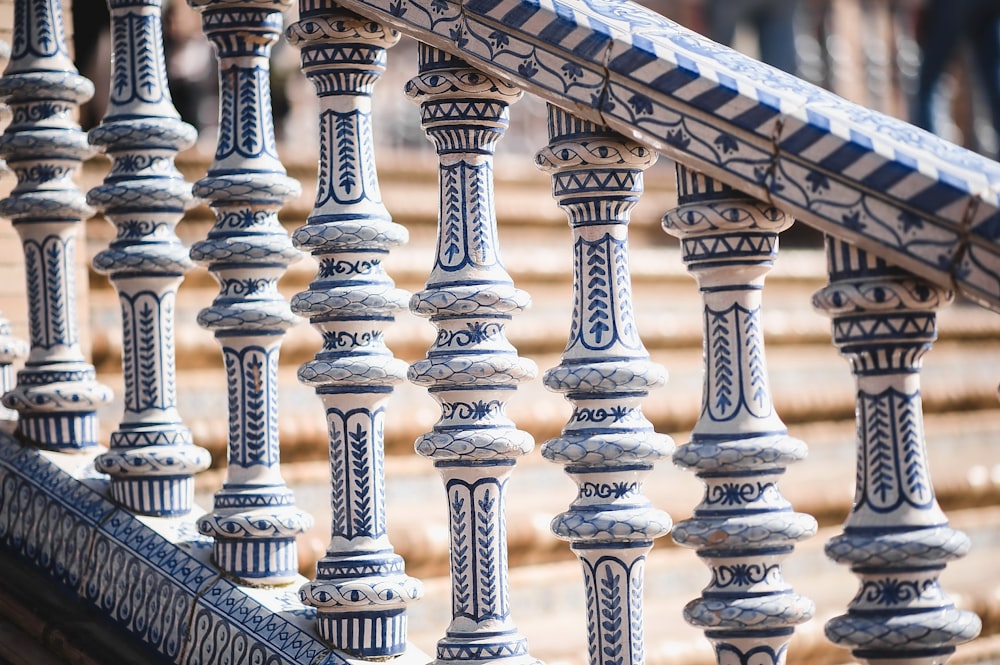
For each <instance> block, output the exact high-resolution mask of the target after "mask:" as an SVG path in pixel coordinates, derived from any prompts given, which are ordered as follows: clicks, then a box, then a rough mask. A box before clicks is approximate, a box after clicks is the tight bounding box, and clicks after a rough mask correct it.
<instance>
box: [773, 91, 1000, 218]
mask: <svg viewBox="0 0 1000 665" xmlns="http://www.w3.org/2000/svg"><path fill="white" fill-rule="evenodd" d="M783 124H784V128H783V131H782V146H781V149H782V150H783V151H785V152H789V153H793V154H798V155H801V156H803V157H809V158H812V159H817V160H818V159H830V158H833V155H834V153H835V152H836V151H838V150H841V149H845V150H851V149H852V148H853V149H855V150H857V151H858V155H859V156H861V155H862V154H867V153H874V155H877V156H878V157H879V158H880V159H881V160H882V163H883V164H885V165H886V167H887V168H890V169H891V168H892V167H893V166H896V167H898V168H901V169H905V170H909V171H912V172H914V173H919V174H923V176H924V177H926V178H927V179H928V180H929V181H933V182H942V183H947V186H948V187H949V188H952V189H954V190H956V191H959V192H963V193H965V194H976V193H979V192H981V191H984V190H985V189H986V188H987V187H989V186H990V185H993V184H997V183H998V182H1000V164H997V163H995V162H993V161H991V160H989V159H986V158H985V157H983V156H982V155H978V154H976V153H973V152H971V151H968V150H965V149H963V148H960V147H958V146H956V145H954V144H952V143H949V142H947V141H944V140H942V139H940V138H938V137H936V136H934V135H932V134H930V133H928V132H925V131H923V130H921V129H918V128H916V127H914V126H912V125H910V124H908V123H905V122H902V121H900V120H898V119H896V118H891V117H889V116H886V115H884V114H881V113H878V112H875V111H870V110H868V109H866V108H864V107H860V106H857V105H855V104H851V103H849V102H847V101H845V100H843V99H840V98H839V97H835V96H833V95H828V96H827V97H826V98H824V99H822V100H817V101H813V102H810V103H809V104H807V105H805V106H804V107H802V108H800V109H797V110H795V111H793V112H791V113H789V114H786V117H784V118H783ZM816 139H820V140H816ZM822 139H825V140H822ZM811 140H813V141H815V142H813V143H812V144H811V145H810V141H811ZM837 158H838V159H839V160H840V161H841V164H842V167H843V168H844V169H849V168H850V167H851V166H852V165H853V164H854V162H853V161H852V160H851V159H850V155H849V154H846V153H842V154H840V155H838V157H837ZM893 195H896V194H895V193H894V194H893ZM925 203H927V202H922V203H921V205H923V204H925ZM921 209H924V208H921ZM928 211H931V210H930V209H928Z"/></svg>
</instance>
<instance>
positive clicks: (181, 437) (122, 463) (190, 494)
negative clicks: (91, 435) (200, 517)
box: [94, 427, 212, 517]
mask: <svg viewBox="0 0 1000 665" xmlns="http://www.w3.org/2000/svg"><path fill="white" fill-rule="evenodd" d="M211 462H212V458H211V455H209V453H208V451H207V450H205V449H204V448H200V447H198V446H195V445H194V443H193V441H192V438H191V432H190V430H188V429H187V428H186V427H170V428H167V429H163V428H155V427H142V428H136V429H120V430H118V431H117V432H114V433H113V434H112V435H111V450H109V451H108V452H106V453H103V454H101V455H98V456H97V458H96V459H95V460H94V466H95V468H96V469H97V470H98V471H100V472H101V473H106V474H108V475H109V476H111V498H112V499H113V500H114V501H115V502H116V503H118V504H121V505H122V506H125V507H126V508H128V509H129V510H131V511H132V512H135V513H140V514H142V515H153V516H156V517H175V516H178V515H186V514H187V513H188V512H190V511H191V508H193V507H194V481H193V479H192V476H194V474H196V473H198V472H199V471H204V470H205V469H207V468H208V467H209V466H210V465H211Z"/></svg>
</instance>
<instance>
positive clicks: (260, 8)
mask: <svg viewBox="0 0 1000 665" xmlns="http://www.w3.org/2000/svg"><path fill="white" fill-rule="evenodd" d="M191 4H192V6H193V7H195V8H196V9H198V10H199V11H200V12H201V14H202V27H203V29H204V31H205V34H206V35H207V36H208V38H209V40H210V41H211V42H212V45H213V46H214V47H215V52H216V56H217V57H218V58H219V96H220V100H219V142H218V145H217V147H216V151H215V160H214V161H213V162H212V165H211V167H210V168H209V170H208V173H207V175H206V176H205V177H204V178H202V179H201V180H199V181H198V182H196V183H195V187H194V194H195V196H200V197H202V198H204V199H207V200H208V201H209V203H210V205H211V206H212V208H213V209H214V210H215V214H216V222H215V226H213V227H212V230H211V231H209V234H208V238H207V239H205V240H203V241H201V242H198V243H196V244H195V245H194V246H193V247H192V248H191V258H192V259H194V260H195V261H198V262H201V263H204V264H206V265H207V266H208V269H209V270H210V271H211V272H212V274H213V275H214V276H215V278H216V279H217V280H218V281H219V285H220V290H219V295H218V297H217V298H216V299H215V301H214V302H213V303H212V305H211V307H208V308H206V309H204V310H202V311H201V313H200V314H199V315H198V323H199V324H200V325H201V326H202V327H204V328H207V329H208V330H211V331H214V332H215V337H216V339H218V340H219V344H220V345H221V346H222V356H223V359H224V360H225V364H226V376H227V379H228V390H229V448H228V461H229V468H228V471H227V474H226V480H225V483H224V484H223V487H222V489H221V490H219V491H218V492H216V494H215V508H214V511H213V512H212V513H211V514H209V515H205V516H204V517H202V518H201V519H200V520H199V522H198V529H199V530H200V531H201V533H202V534H204V535H206V536H212V537H213V538H214V539H215V548H214V551H215V560H216V564H217V565H218V566H219V567H220V568H222V569H223V570H224V571H226V572H227V573H229V574H230V575H233V576H234V577H237V578H239V579H240V580H242V581H243V582H245V583H247V584H252V585H273V584H285V583H288V582H291V581H292V580H294V579H295V576H296V574H297V568H298V562H297V553H296V547H295V537H296V536H297V535H298V534H300V533H302V532H304V531H305V530H306V529H308V528H309V527H310V526H311V525H312V519H311V518H310V517H309V516H308V515H307V514H305V513H303V512H301V511H300V510H298V509H297V508H296V507H295V498H294V496H293V495H292V491H291V490H290V489H288V487H287V486H285V482H284V480H283V479H282V477H281V469H280V460H279V446H278V352H279V350H280V347H281V340H282V338H283V337H284V333H285V331H286V330H287V329H288V328H289V327H291V326H292V325H293V324H294V323H296V322H297V320H298V319H297V317H296V316H295V315H294V314H292V312H291V310H290V309H289V307H288V303H287V302H286V301H285V299H284V298H283V297H282V296H281V294H280V293H279V292H278V288H277V283H278V278H279V277H281V275H282V274H284V272H285V270H286V268H287V267H288V264H289V263H291V262H292V261H295V260H298V259H299V258H300V256H301V255H300V254H299V253H298V251H297V250H296V249H295V248H294V247H292V243H291V240H290V239H289V237H288V234H287V233H285V230H284V228H283V227H282V226H281V223H280V222H279V221H278V214H277V213H278V209H279V208H280V207H281V205H282V203H283V202H285V201H286V200H288V199H289V198H292V197H294V196H296V195H297V194H298V193H299V184H298V183H297V182H296V181H295V180H292V179H291V178H289V177H288V176H287V175H285V169H284V167H283V166H282V165H281V162H280V161H279V159H278V154H277V148H276V146H275V140H274V125H273V120H272V117H271V104H270V83H269V80H268V74H269V71H270V63H269V60H268V58H269V57H270V53H271V47H272V46H273V44H274V43H275V41H277V39H278V36H279V35H280V33H281V21H282V16H281V11H282V10H283V9H285V8H286V7H287V5H284V4H280V2H277V1H271V0H192V3H191Z"/></svg>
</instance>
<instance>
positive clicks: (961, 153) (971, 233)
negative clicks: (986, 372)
mask: <svg viewBox="0 0 1000 665" xmlns="http://www.w3.org/2000/svg"><path fill="white" fill-rule="evenodd" d="M339 4H340V5H341V6H343V7H345V8H347V9H350V10H352V11H356V12H358V13H359V14H362V15H364V16H366V17H369V18H372V19H375V20H378V21H381V22H384V23H386V24H388V25H390V26H392V27H394V28H396V29H398V30H399V31H401V32H402V33H404V34H407V35H409V36H411V37H414V38H416V39H418V40H420V41H422V42H425V43H427V44H430V45H432V46H435V47H436V48H439V49H441V50H444V51H447V52H449V53H452V54H454V55H457V56H459V57H461V58H463V59H465V60H466V61H468V62H469V63H470V64H472V65H473V66H475V67H479V68H481V69H482V70H483V71H486V72H488V73H492V74H497V75H500V76H502V77H505V78H507V79H508V80H510V81H511V82H513V83H514V84H515V85H517V86H519V87H521V88H523V89H525V90H526V91H528V92H531V93H533V94H536V95H538V96H540V97H542V98H544V99H545V100H546V101H549V102H551V103H553V104H555V105H557V106H559V107H562V108H564V109H566V110H568V111H570V112H572V113H574V114H575V115H577V116H579V117H582V118H585V119H587V120H590V121H592V122H597V123H601V124H603V125H606V126H608V127H610V128H612V129H614V130H616V131H618V132H621V133H622V134H624V135H626V136H631V137H634V138H636V139H638V140H640V141H643V142H645V143H647V144H649V145H650V146H651V147H653V148H655V149H656V150H658V151H660V152H662V153H663V154H665V155H667V156H669V157H671V158H673V159H675V160H677V161H678V162H680V163H682V164H684V165H686V166H689V167H691V168H694V169H697V170H699V171H701V172H704V173H706V174H707V175H709V176H711V177H713V178H715V179H717V180H718V181H720V182H722V183H725V184H726V185H729V186H731V187H733V188H735V189H738V190H741V191H743V192H745V193H747V194H750V195H752V196H755V197H757V198H759V199H761V200H765V201H768V202H769V203H771V204H773V205H775V206H777V207H779V208H782V209H783V210H786V211H788V212H790V213H792V214H793V215H794V216H795V217H796V218H797V219H799V220H800V221H802V222H804V223H806V224H808V225H810V226H813V227H815V228H817V229H819V230H821V231H823V232H825V233H827V234H829V235H831V236H834V237H836V238H838V239H841V240H844V241H847V242H850V243H853V244H855V245H857V246H858V247H860V248H862V249H865V250H867V251H870V252H872V253H873V254H875V255H877V256H879V257H881V258H883V259H886V260H888V261H890V262H892V263H895V264H897V265H899V266H901V267H904V268H906V269H908V270H910V271H912V272H914V273H916V274H918V275H920V276H922V277H924V278H926V279H927V280H929V281H931V282H933V283H935V284H938V285H940V286H944V287H947V288H952V289H954V290H955V291H956V292H958V293H960V294H962V295H964V296H965V297H967V298H970V299H972V300H974V301H976V302H978V303H979V304H981V305H983V306H985V307H988V308H990V309H993V310H995V311H1000V268H998V266H1000V243H998V242H997V241H998V240H1000V165H998V164H997V163H996V162H994V161H992V160H990V159H987V158H985V157H982V156H980V155H977V154H975V153H972V152H970V151H967V150H965V149H963V148H959V147H958V146H955V145H954V144H951V143H949V142H947V141H945V140H943V139H940V138H938V137H935V136H933V135H931V134H929V133H927V132H925V131H923V130H920V129H918V128H916V127H914V126H912V125H909V124H907V123H905V122H902V121H900V120H897V119H894V118H890V117H888V116H885V115H882V114H880V113H877V112H874V111H871V110H869V109H866V108H864V107H861V106H858V105H856V104H852V103H850V102H848V101H846V100H844V99H842V98H840V97H837V96H836V95H834V94H832V93H830V92H828V91H825V90H823V89H821V88H818V87H816V86H814V85H812V84H809V83H807V82H805V81H802V80H800V79H798V78H796V77H794V76H791V75H789V74H786V73H784V72H781V71H778V70H776V69H774V68H772V67H769V66H767V65H765V64H762V63H760V62H757V61H756V60H754V59H752V58H749V57H747V56H744V55H742V54H740V53H737V52H736V51H733V50H732V49H729V48H727V47H725V46H722V45H719V44H716V43H715V42H712V41H711V40H709V39H707V38H705V37H702V36H701V35H698V34H697V33H694V32H692V31H690V30H688V29H686V28H684V27H682V26H680V25H678V24H676V23H674V22H672V21H670V20H668V19H666V18H663V17H662V16H660V15H659V14H657V13H655V12H653V11H651V10H648V9H646V8H644V7H641V6H639V5H636V4H634V3H632V2H622V1H621V0H611V1H608V0H582V1H579V0H522V2H520V3H518V5H517V8H516V9H514V10H510V9H509V7H510V6H511V4H510V3H500V2H498V0H469V1H468V2H464V3H459V2H448V1H447V0H434V1H433V2H430V3H426V4H425V3H421V2H419V1H417V0H341V1H340V3H339Z"/></svg>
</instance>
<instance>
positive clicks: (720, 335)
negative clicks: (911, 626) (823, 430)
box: [663, 165, 816, 665]
mask: <svg viewBox="0 0 1000 665" xmlns="http://www.w3.org/2000/svg"><path fill="white" fill-rule="evenodd" d="M677 187H678V204H679V205H678V207H677V208H676V209H675V210H673V211H672V212H670V213H668V214H667V215H666V216H665V217H664V219H663V227H664V229H665V230H666V231H667V233H670V234H671V235H675V236H677V237H678V238H680V240H681V251H682V254H683V257H684V262H685V263H686V264H687V267H688V270H689V271H690V272H691V273H692V275H693V276H694V277H695V279H696V280H697V281H698V286H699V288H700V290H701V293H702V298H703V299H704V325H705V330H704V336H705V343H704V361H705V385H704V391H703V395H702V408H701V414H700V416H699V418H698V421H697V423H696V424H695V427H694V430H693V432H692V435H691V442H690V443H688V444H686V445H684V446H680V447H679V448H678V449H677V451H676V452H675V453H674V462H676V463H677V464H679V465H680V466H683V467H686V468H689V469H692V470H694V471H695V472H696V473H697V474H698V477H699V478H701V479H702V480H703V481H704V482H705V495H704V497H703V498H702V501H701V503H700V504H698V506H697V507H696V508H695V510H694V514H693V515H692V517H691V519H688V520H684V521H683V522H680V523H678V524H677V525H676V526H675V527H674V532H673V537H674V540H675V541H676V542H677V543H678V544H680V545H685V546H687V547H693V548H695V549H697V550H698V556H699V557H701V559H702V560H704V561H705V563H706V564H707V565H708V566H709V567H710V568H711V570H712V579H711V582H710V583H709V585H708V586H707V587H705V589H704V591H703V592H702V595H701V598H697V599H695V600H693V601H691V602H690V603H688V605H687V606H686V607H685V608H684V618H685V619H687V621H688V622H689V623H691V624H692V625H695V626H698V627H701V628H703V629H704V630H705V635H706V637H708V639H709V640H710V641H711V642H712V643H713V644H714V645H715V652H716V657H717V659H718V662H719V663H751V662H752V663H754V665H757V664H758V663H759V664H761V665H765V664H773V663H783V662H784V661H785V652H786V650H787V648H788V642H789V640H790V639H791V636H792V632H793V631H794V626H795V625H797V624H799V623H802V622H803V621H806V620H807V619H809V618H810V617H811V616H812V613H813V604H812V602H811V601H810V600H808V599H807V598H804V597H802V596H800V595H798V594H797V593H795V592H794V591H793V590H792V588H791V587H790V586H789V584H788V583H787V582H785V580H784V579H783V577H782V573H781V562H782V560H783V559H784V558H785V557H786V556H787V555H788V554H789V553H791V551H792V549H793V547H794V545H795V542H796V541H798V540H802V539H804V538H807V537H809V536H811V535H813V534H814V533H815V532H816V521H815V520H814V519H813V518H812V517H810V516H809V515H804V514H801V513H796V512H793V511H792V507H791V505H790V504H789V503H788V501H787V500H786V499H785V498H784V497H783V496H782V495H781V492H780V490H779V489H778V480H779V478H780V477H781V474H782V473H784V471H785V467H786V466H787V465H788V464H790V463H792V462H796V461H798V460H801V459H803V458H804V457H805V455H806V447H805V444H804V443H802V442H801V441H799V440H797V439H793V438H791V437H789V436H788V431H787V430H786V429H785V425H784V423H782V422H781V419H780V418H779V417H778V415H777V413H775V410H774V404H773V402H772V400H771V392H770V388H769V386H768V379H767V364H766V362H765V358H764V336H763V330H762V329H761V293H762V290H763V288H764V278H765V276H766V275H767V273H768V272H769V271H770V269H771V266H772V264H773V263H774V260H775V258H776V257H777V253H778V233H780V232H781V231H783V230H784V229H786V228H788V227H789V226H790V225H791V224H792V219H791V218H790V217H788V216H786V215H785V214H784V213H783V212H781V211H780V210H778V209H777V208H774V207H773V206H771V205H768V204H766V203H763V202H760V201H757V200H755V199H753V198H750V197H748V196H746V195H744V194H742V193H740V192H737V191H736V190H733V189H730V188H728V187H726V186H725V185H722V184H720V183H717V182H715V181H713V180H712V179H710V178H707V177H705V176H703V175H701V174H700V173H697V172H694V171H691V170H688V169H686V168H684V167H683V166H680V165H678V167H677Z"/></svg>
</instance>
